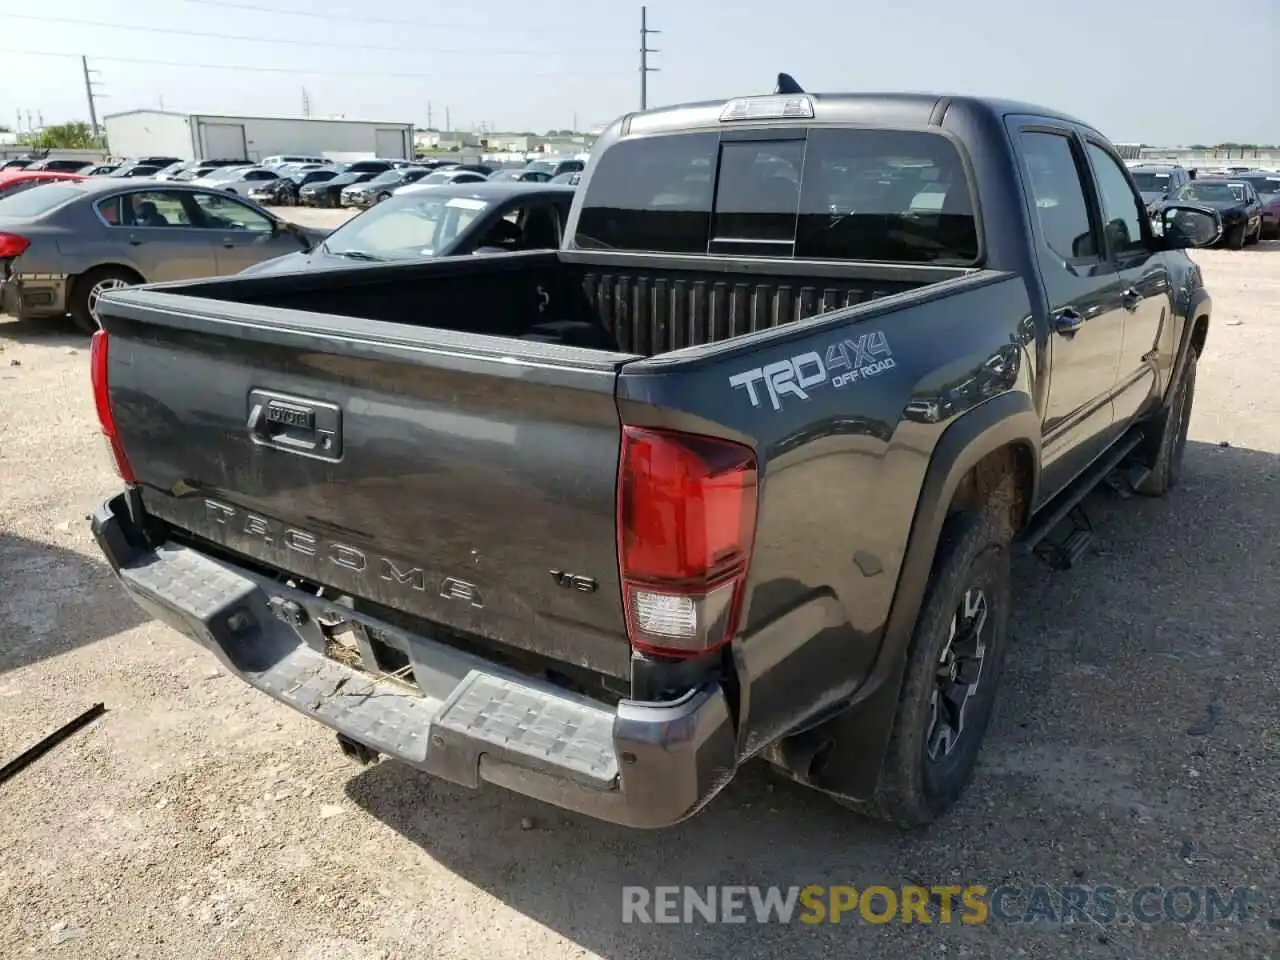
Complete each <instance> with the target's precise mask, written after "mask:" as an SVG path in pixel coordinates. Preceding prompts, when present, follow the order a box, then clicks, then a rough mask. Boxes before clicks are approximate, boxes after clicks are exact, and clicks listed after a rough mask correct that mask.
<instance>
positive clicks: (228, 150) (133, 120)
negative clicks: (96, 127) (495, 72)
mask: <svg viewBox="0 0 1280 960" xmlns="http://www.w3.org/2000/svg"><path fill="white" fill-rule="evenodd" d="M103 125H104V126H105V127H106V132H107V148H108V149H109V150H110V151H111V153H112V155H114V156H117V157H143V156H166V157H178V158H180V159H182V160H215V159H216V160H251V161H253V160H262V159H265V158H266V157H271V156H277V155H280V154H306V155H309V156H323V157H331V158H333V159H335V160H357V159H362V158H369V157H384V158H386V159H396V160H411V159H413V124H412V123H379V122H374V121H366V120H313V119H310V118H307V117H224V116H215V115H213V114H207V113H174V112H172V111H166V110H129V111H126V112H124V113H115V114H111V115H110V116H106V117H103Z"/></svg>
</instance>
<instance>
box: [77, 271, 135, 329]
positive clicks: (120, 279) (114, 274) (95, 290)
mask: <svg viewBox="0 0 1280 960" xmlns="http://www.w3.org/2000/svg"><path fill="white" fill-rule="evenodd" d="M141 282H142V278H141V277H139V276H138V275H137V274H136V273H133V272H132V271H130V270H126V269H124V268H123V267H98V268H97V269H95V270H90V271H89V272H88V273H85V274H82V275H81V276H80V277H79V278H78V279H77V280H76V282H75V284H74V286H73V287H72V288H71V303H70V304H69V308H70V311H71V319H72V320H74V321H75V324H76V326H77V327H79V328H80V329H81V330H82V331H84V332H85V333H95V332H97V330H98V329H99V327H100V326H101V325H100V324H99V323H98V299H99V298H100V297H101V296H102V295H103V294H104V293H106V292H107V291H109V290H119V289H120V288H121V287H131V286H133V285H134V284H135V283H141Z"/></svg>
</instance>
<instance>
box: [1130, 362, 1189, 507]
mask: <svg viewBox="0 0 1280 960" xmlns="http://www.w3.org/2000/svg"><path fill="white" fill-rule="evenodd" d="M1197 360H1199V357H1198V356H1197V355H1196V351H1195V348H1194V347H1193V348H1191V350H1190V352H1189V353H1188V354H1187V362H1186V366H1185V367H1183V369H1182V376H1181V377H1179V378H1178V382H1177V384H1176V385H1175V386H1174V388H1173V390H1174V394H1173V398H1172V399H1171V401H1170V402H1169V409H1168V412H1167V413H1166V414H1165V417H1164V423H1163V425H1162V426H1161V427H1160V432H1159V439H1158V442H1157V444H1156V447H1155V453H1154V455H1153V456H1152V458H1151V462H1150V464H1149V465H1148V466H1149V467H1150V470H1151V472H1150V473H1148V474H1147V476H1146V477H1145V478H1144V479H1143V480H1142V482H1141V483H1139V484H1138V485H1137V486H1136V487H1135V488H1134V489H1136V490H1137V492H1138V493H1140V494H1142V495H1143V496H1144V497H1163V496H1164V495H1165V494H1166V493H1168V492H1169V491H1170V490H1172V489H1173V488H1174V487H1176V486H1177V485H1178V480H1179V479H1181V477H1182V458H1183V455H1184V454H1185V452H1186V449H1187V428H1188V426H1189V425H1190V423H1191V407H1192V404H1194V403H1195V398H1196V366H1197V364H1196V361H1197Z"/></svg>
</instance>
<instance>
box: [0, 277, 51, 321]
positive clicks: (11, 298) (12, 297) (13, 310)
mask: <svg viewBox="0 0 1280 960" xmlns="http://www.w3.org/2000/svg"><path fill="white" fill-rule="evenodd" d="M66 312H67V278H66V277H55V276H44V275H21V274H20V275H16V276H13V277H10V278H8V279H7V280H0V313H7V314H8V315H9V316H11V317H60V316H62V315H63V314H64V313H66Z"/></svg>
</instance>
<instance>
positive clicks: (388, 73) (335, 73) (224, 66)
mask: <svg viewBox="0 0 1280 960" xmlns="http://www.w3.org/2000/svg"><path fill="white" fill-rule="evenodd" d="M0 54H4V55H6V56H13V57H22V56H26V57H69V58H71V59H73V60H79V59H80V54H78V53H52V52H47V51H42V50H0ZM93 59H94V60H102V61H106V62H108V63H137V64H146V65H148V66H153V67H184V68H190V69H197V70H235V71H237V72H247V73H284V74H297V75H302V76H309V77H317V76H319V77H408V78H412V79H415V80H439V79H443V78H453V79H455V80H456V79H457V77H458V74H457V72H456V71H453V72H450V73H404V72H401V71H396V70H330V69H329V68H327V67H317V68H316V69H314V70H308V69H304V68H300V67H251V66H246V65H243V64H237V63H192V62H190V61H187V60H148V59H144V58H141V57H100V56H94V58H93ZM630 75H631V71H630V70H598V71H587V72H585V73H582V72H578V71H576V70H575V71H573V72H572V73H566V72H565V71H563V70H551V71H546V72H542V73H530V72H529V71H527V70H518V71H515V72H512V73H505V74H503V73H490V72H489V71H487V70H486V71H485V76H486V77H499V78H502V77H507V78H517V77H518V78H531V77H556V78H565V77H621V76H630ZM99 96H101V94H99Z"/></svg>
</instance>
